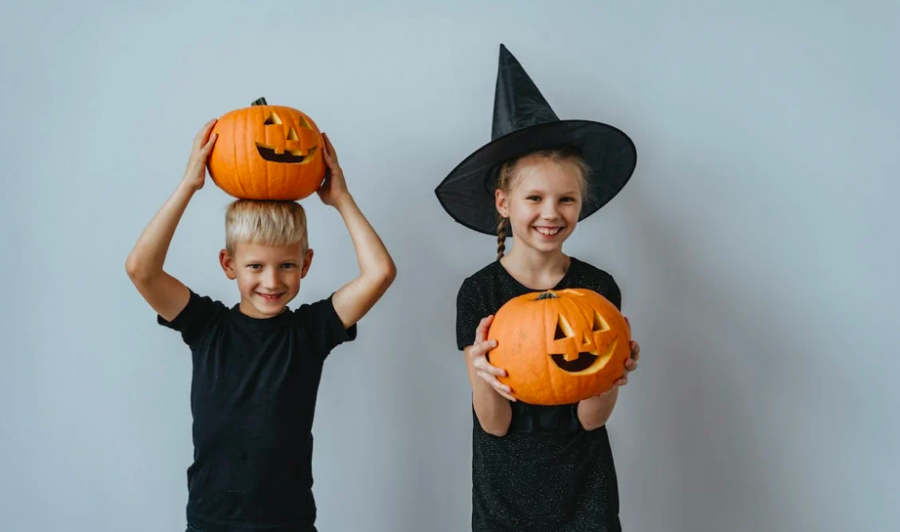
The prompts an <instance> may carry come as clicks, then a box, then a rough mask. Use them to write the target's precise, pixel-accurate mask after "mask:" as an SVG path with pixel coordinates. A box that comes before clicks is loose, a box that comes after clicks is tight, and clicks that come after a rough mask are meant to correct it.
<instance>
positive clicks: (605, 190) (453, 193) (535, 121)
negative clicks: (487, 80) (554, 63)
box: [435, 44, 637, 235]
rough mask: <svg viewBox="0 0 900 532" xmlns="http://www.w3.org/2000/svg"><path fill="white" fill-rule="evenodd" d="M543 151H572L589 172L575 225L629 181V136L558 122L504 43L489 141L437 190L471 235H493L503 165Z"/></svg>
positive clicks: (633, 156) (632, 158)
mask: <svg viewBox="0 0 900 532" xmlns="http://www.w3.org/2000/svg"><path fill="white" fill-rule="evenodd" d="M547 149H574V150H576V151H577V152H578V153H580V154H581V156H582V158H583V159H584V162H585V163H586V164H587V166H588V167H589V168H590V173H589V174H588V176H587V178H588V183H589V189H590V192H591V193H590V194H589V197H588V198H585V201H584V203H583V204H582V208H581V215H580V217H579V220H583V219H585V218H587V217H588V216H590V215H591V214H593V213H594V212H596V211H597V209H599V208H600V207H602V206H604V205H605V204H606V203H607V202H609V200H611V199H612V198H613V197H614V196H615V195H616V194H618V193H619V191H620V190H622V188H623V187H624V186H625V183H627V182H628V179H629V178H630V177H631V174H632V172H634V167H635V164H636V163H637V152H636V150H635V147H634V143H633V142H632V141H631V139H630V138H628V135H626V134H625V133H623V132H622V131H620V130H619V129H617V128H615V127H613V126H610V125H607V124H601V123H600V122H593V121H590V120H560V119H559V118H558V117H557V116H556V113H554V112H553V109H551V108H550V105H549V104H548V103H547V100H545V99H544V97H543V96H542V95H541V92H540V91H539V90H538V88H537V86H535V84H534V82H533V81H531V78H529V77H528V74H527V73H525V70H524V69H523V68H522V65H520V64H519V62H518V61H517V60H516V58H515V57H513V55H512V54H511V53H510V52H509V50H507V49H506V47H505V46H503V45H502V44H501V45H500V66H499V69H498V71H497V89H496V93H495V94H494V125H493V130H492V131H491V142H490V143H488V144H486V145H484V146H482V147H481V148H480V149H479V150H478V151H476V152H475V153H473V154H472V155H469V156H468V157H467V158H466V159H465V160H464V161H463V162H461V163H459V165H457V167H456V168H454V169H453V171H452V172H450V175H448V176H447V177H446V178H445V179H444V180H443V181H442V182H441V184H440V185H438V187H437V189H435V194H437V197H438V200H439V201H440V202H441V206H442V207H444V210H446V211H447V212H448V213H449V214H450V216H452V217H453V219H454V220H456V221H457V222H459V223H461V224H463V225H464V226H466V227H468V228H470V229H474V230H475V231H478V232H481V233H485V234H488V235H496V234H497V210H496V208H495V207H494V190H495V188H496V180H497V175H498V173H499V169H500V167H501V166H502V165H503V163H504V162H506V161H508V160H510V159H515V158H517V157H520V156H522V155H525V154H528V153H531V152H535V151H539V150H547Z"/></svg>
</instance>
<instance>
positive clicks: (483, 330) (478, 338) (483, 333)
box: [475, 315, 494, 343]
mask: <svg viewBox="0 0 900 532" xmlns="http://www.w3.org/2000/svg"><path fill="white" fill-rule="evenodd" d="M492 321H494V316H493V315H491V316H488V317H486V318H482V319H481V321H480V322H478V328H477V329H475V343H479V342H483V341H485V340H487V332H488V328H489V327H490V326H491V322H492Z"/></svg>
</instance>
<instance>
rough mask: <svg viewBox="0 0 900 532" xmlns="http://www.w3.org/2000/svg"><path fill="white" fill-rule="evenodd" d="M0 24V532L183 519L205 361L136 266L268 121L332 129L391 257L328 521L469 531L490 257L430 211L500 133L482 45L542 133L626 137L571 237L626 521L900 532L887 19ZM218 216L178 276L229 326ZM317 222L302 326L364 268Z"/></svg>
mask: <svg viewBox="0 0 900 532" xmlns="http://www.w3.org/2000/svg"><path fill="white" fill-rule="evenodd" d="M0 5H2V7H0V68H2V77H0V113H2V114H0V116H2V118H3V127H2V128H0V160H2V179H3V187H2V200H0V202H2V203H0V205H2V209H0V223H2V227H3V229H2V233H0V234H2V237H0V238H2V240H0V244H2V250H3V251H2V256H3V259H2V261H0V272H2V282H0V294H2V301H3V306H2V310H0V313H2V314H0V317H2V319H0V324H2V325H0V327H2V328H0V332H2V344H0V345H2V357H0V401H2V405H3V410H2V416H0V430H2V433H0V529H3V530H35V531H70V530H72V531H81V530H104V531H118V530H129V531H135V532H137V531H164V530H181V529H182V528H183V526H184V517H183V516H184V504H185V501H186V496H187V491H186V481H185V469H186V467H187V466H188V465H189V463H190V460H191V449H192V448H191V440H190V423H191V419H190V411H189V403H188V400H189V396H188V392H189V380H190V359H189V357H188V351H187V348H186V347H184V346H183V344H181V341H180V339H179V337H178V336H177V335H176V334H174V333H171V332H169V331H167V330H165V329H163V328H160V327H158V326H157V325H155V323H154V315H153V313H152V311H151V310H150V309H149V307H148V306H147V305H146V304H145V303H144V302H143V300H142V299H141V298H140V296H139V295H138V294H137V292H136V291H135V290H134V289H133V287H132V286H131V285H130V283H129V280H128V278H127V276H126V275H125V271H124V261H125V257H126V255H127V254H128V252H129V250H130V249H131V247H132V245H133V244H134V242H135V240H136V239H137V237H138V235H139V234H140V231H141V230H142V229H143V227H144V225H145V224H146V223H147V222H148V221H149V219H150V218H151V216H152V215H153V214H154V212H155V211H156V210H157V209H158V208H159V206H160V205H161V204H162V202H163V201H164V200H165V199H166V198H167V197H168V196H169V194H170V193H171V192H172V191H173V190H174V188H175V186H176V184H177V183H178V181H179V179H180V178H181V176H182V173H183V171H184V165H185V163H186V162H187V157H188V153H189V150H190V143H191V139H192V138H193V136H194V134H195V133H196V132H197V130H198V129H199V128H200V126H201V125H202V124H203V123H204V122H205V121H206V120H208V119H209V118H212V117H215V116H219V115H221V114H223V113H224V112H226V111H229V110H231V109H235V108H239V107H244V106H246V105H247V104H249V103H250V102H251V101H252V100H254V99H256V98H257V97H259V96H265V97H267V98H268V100H269V101H270V102H272V103H280V104H287V105H291V106H294V107H298V108H300V109H302V110H304V111H305V112H307V113H308V114H310V115H311V116H312V117H313V119H314V120H316V121H317V123H318V124H319V126H320V127H321V128H322V129H323V130H325V131H326V132H328V133H329V134H330V136H331V137H332V138H333V140H334V142H335V144H336V147H337V149H338V151H339V153H340V155H341V158H342V162H343V165H344V168H345V171H346V174H347V176H348V180H349V184H350V188H351V191H352V192H353V193H354V195H355V197H356V198H357V200H358V202H359V204H360V205H361V207H362V209H363V211H364V212H365V213H366V214H367V216H368V217H369V219H370V220H371V221H372V223H373V225H374V226H375V227H376V229H377V230H378V231H379V233H380V234H381V235H382V237H383V238H384V240H385V242H386V244H387V246H388V247H389V249H390V250H391V252H392V254H393V256H394V258H395V260H396V262H397V265H398V267H399V277H398V279H397V281H396V283H395V284H394V286H393V287H392V288H391V290H390V291H389V293H388V294H387V295H386V297H385V298H384V300H383V301H382V302H381V303H380V304H379V305H378V306H377V307H376V308H375V310H374V311H373V312H372V313H371V314H370V315H369V316H367V317H366V318H365V319H364V321H363V322H362V323H361V326H360V337H359V341H357V342H355V343H353V344H349V345H346V346H344V347H341V348H340V349H338V350H337V351H335V353H333V357H332V358H330V359H329V362H328V364H327V365H326V370H325V375H324V380H323V384H322V387H321V394H320V401H319V408H318V412H317V417H316V422H315V429H314V432H315V436H316V452H315V460H314V473H315V478H316V488H315V490H316V491H315V493H316V496H317V498H318V501H319V508H320V519H319V526H320V529H321V530H323V531H345V530H371V531H398V530H399V531H421V530H434V531H456V530H465V529H467V527H468V524H469V519H470V489H471V484H470V482H471V480H470V461H471V449H470V446H471V435H470V431H471V424H472V420H471V411H470V408H469V404H470V403H469V401H470V399H469V388H468V383H467V380H466V376H465V370H464V367H463V360H462V357H461V355H460V353H459V352H457V351H456V349H455V334H454V320H455V307H454V302H455V295H456V290H457V288H458V287H459V284H460V283H461V281H462V279H463V278H464V277H465V276H467V275H470V274H471V273H472V272H474V271H476V270H477V269H479V268H480V267H482V266H483V265H485V264H486V263H488V262H490V261H491V260H492V259H493V256H494V242H493V241H492V239H490V238H488V237H485V236H481V235H478V234H476V233H473V232H470V231H468V230H466V229H465V228H464V227H462V226H461V225H458V224H456V223H454V222H453V221H452V220H451V219H450V218H449V216H447V215H446V214H445V213H444V212H443V211H442V210H441V209H440V207H439V205H438V203H437V201H436V199H435V197H434V195H433V192H432V191H433V189H434V187H435V186H436V185H437V184H438V183H439V181H440V180H441V179H442V178H443V177H444V176H445V175H446V174H447V172H449V171H450V170H451V169H452V168H453V167H454V166H455V165H456V164H457V163H458V162H459V161H460V160H462V158H463V157H465V156H466V155H468V154H469V153H470V152H471V151H473V150H474V149H475V148H477V147H479V146H480V145H482V144H483V143H484V142H486V141H487V140H488V138H489V135H490V116H491V106H492V102H493V91H494V82H495V76H496V62H497V48H498V45H499V43H500V42H503V43H505V44H506V45H507V46H508V47H509V48H510V49H511V51H512V52H513V53H514V54H515V55H516V56H517V57H518V58H519V60H520V61H521V62H522V63H523V65H524V66H525V68H526V69H527V70H528V72H529V73H530V74H531V76H532V77H533V78H534V80H535V81H536V83H537V84H538V86H539V87H540V88H541V90H542V91H543V92H544V94H545V96H546V97H547V98H548V100H549V101H550V103H551V104H552V105H553V106H554V108H555V110H556V112H557V113H558V114H559V115H560V116H561V117H567V118H589V119H595V120H599V121H603V122H607V123H610V124H613V125H616V126H618V127H620V128H622V129H623V130H625V131H626V132H628V133H629V134H630V135H631V136H632V138H633V139H634V141H635V143H636V144H637V146H638V153H639V157H638V166H637V170H636V172H635V175H634V178H633V181H632V182H631V183H630V184H629V185H628V187H626V189H625V190H624V191H623V192H622V194H621V195H620V196H619V197H617V198H616V199H615V200H614V201H613V202H612V203H611V204H610V205H609V206H608V207H607V208H605V209H603V210H602V211H600V213H598V214H596V215H595V216H593V217H592V218H590V219H589V220H587V221H585V222H584V223H582V224H580V225H579V227H578V230H577V231H576V233H575V235H574V236H573V237H572V238H571V239H570V240H569V241H568V242H567V243H566V250H567V252H568V253H570V254H572V255H574V256H577V257H579V258H582V259H584V260H587V261H590V262H592V263H594V264H596V265H598V266H599V267H601V268H604V269H606V270H608V271H609V272H610V273H612V274H613V275H614V276H615V277H616V279H617V280H618V282H619V284H620V285H621V287H622V290H623V292H624V308H625V311H626V314H627V315H628V316H629V317H630V318H631V321H632V323H633V325H634V328H635V336H636V338H637V339H638V340H639V341H640V342H641V344H642V346H643V353H644V362H642V364H641V368H640V369H639V370H638V372H637V373H636V374H635V375H634V376H633V379H632V381H631V383H630V384H629V385H628V386H627V387H626V388H625V389H624V390H623V393H622V396H621V399H620V402H619V405H618V407H617V409H616V411H615V413H614V414H613V418H612V420H611V421H610V423H609V428H610V434H611V439H612V443H613V449H614V453H615V457H616V465H617V468H618V471H619V479H620V488H621V498H622V520H623V523H624V525H625V527H626V528H627V530H631V531H673V530H679V531H686V532H701V531H710V532H712V531H770V530H771V531H776V530H779V531H780V530H785V531H788V530H790V531H796V530H816V531H845V530H866V531H889V530H896V529H897V528H896V527H897V519H896V515H895V513H894V511H893V510H895V506H896V503H897V500H898V494H900V480H898V479H900V457H898V449H900V429H898V427H900V424H898V414H897V412H898V407H900V392H898V391H897V388H896V387H895V386H892V385H891V384H893V383H894V382H896V380H897V375H898V373H900V362H898V359H897V356H896V355H897V354H898V350H897V345H898V340H900V335H898V332H897V331H898V309H897V300H898V296H900V287H898V282H897V272H898V271H900V252H898V239H897V237H896V235H895V231H896V230H897V227H898V225H900V224H898V221H900V220H898V215H897V207H896V202H897V197H898V193H900V186H898V184H897V176H898V173H900V156H898V148H897V144H898V139H900V90H898V81H900V76H898V69H897V52H898V50H900V37H898V34H900V8H898V7H897V4H896V3H893V4H892V3H891V2H888V1H882V2H877V1H863V2H850V1H849V0H847V1H844V2H813V1H811V0H809V1H791V2H774V1H762V2H737V1H726V2H722V1H713V0H682V1H679V2H651V1H647V0H632V1H629V2H610V1H602V2H565V3H559V4H551V3H547V2H541V3H537V2H535V3H526V2H495V3H492V5H491V6H489V7H487V6H483V5H481V2H472V1H463V0H460V1H455V2H452V3H451V2H447V3H444V5H442V6H438V5H433V6H426V5H425V3H421V2H413V1H410V0H407V1H380V2H356V3H347V2H325V1H319V2H287V1H285V2H280V3H275V2H252V3H251V2H240V3H238V2H231V3H228V2H206V3H204V4H199V3H190V5H188V3H182V2H168V3H167V2H153V3H152V5H150V4H149V3H148V5H144V6H140V5H123V3H122V2H112V1H110V2H102V3H101V2H67V3H63V2H57V3H48V2H36V1H29V2H24V1H18V2H9V1H6V2H3V3H2V4H0ZM228 201H229V199H228V197H227V196H226V195H225V194H224V193H222V192H221V191H220V190H219V189H217V188H216V187H215V186H212V185H211V184H210V185H208V186H207V188H205V189H204V190H203V191H202V192H201V193H200V194H198V195H197V196H196V197H195V200H194V201H193V203H192V204H191V205H190V207H189V209H188V212H187V214H186V215H185V217H184V220H183V222H182V224H181V226H180V228H179V230H178V232H177V234H176V237H175V241H174V243H173V245H172V248H171V251H170V255H169V260H168V262H167V269H168V270H169V271H171V272H172V273H173V274H175V275H176V276H178V277H179V278H181V279H182V280H183V281H184V282H186V283H188V284H189V285H190V286H192V287H195V288H196V289H197V290H199V291H202V292H204V293H206V294H209V295H211V296H213V297H216V298H218V299H221V300H223V301H224V302H226V303H228V304H233V303H235V302H236V301H237V297H238V293H237V290H236V288H235V287H234V286H233V285H232V284H231V283H230V282H229V281H228V280H227V279H226V278H225V276H224V275H223V274H222V273H221V271H220V269H219V267H218V265H217V262H216V255H217V252H218V250H219V248H220V247H221V246H222V244H223V239H224V235H223V213H224V208H225V206H226V204H227V202H228ZM304 204H305V205H306V206H307V208H308V211H309V218H310V240H311V245H312V246H313V247H314V249H315V250H316V262H315V263H314V265H313V268H312V271H311V273H310V276H309V277H308V280H307V282H305V284H304V288H303V290H302V291H301V293H300V296H299V298H298V300H297V303H299V302H301V301H311V300H314V299H317V298H320V297H324V296H326V295H328V294H329V293H330V292H331V291H332V290H334V289H336V288H337V287H338V286H339V285H340V284H342V283H343V282H345V281H347V280H349V279H350V278H351V277H352V276H353V275H354V274H355V272H356V263H355V260H354V257H353V250H352V247H351V245H350V241H349V238H348V236H347V234H346V231H345V229H344V227H343V225H342V224H341V223H340V218H339V216H338V215H337V213H336V212H334V211H333V210H331V209H329V208H326V207H324V206H322V205H321V204H320V203H319V202H318V199H317V198H315V197H313V198H311V199H310V201H305V202H304ZM892 523H893V524H892Z"/></svg>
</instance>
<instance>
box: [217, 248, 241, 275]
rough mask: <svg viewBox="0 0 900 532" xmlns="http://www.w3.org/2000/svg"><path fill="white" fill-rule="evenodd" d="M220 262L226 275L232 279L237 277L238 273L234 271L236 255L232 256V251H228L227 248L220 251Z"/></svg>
mask: <svg viewBox="0 0 900 532" xmlns="http://www.w3.org/2000/svg"><path fill="white" fill-rule="evenodd" d="M219 264H221V265H222V271H224V272H225V276H226V277H228V278H229V279H231V280H232V281H234V280H235V279H237V275H236V274H235V273H234V257H232V256H231V253H228V250H227V249H223V250H222V251H220V252H219Z"/></svg>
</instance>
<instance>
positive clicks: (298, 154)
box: [256, 142, 316, 164]
mask: <svg viewBox="0 0 900 532" xmlns="http://www.w3.org/2000/svg"><path fill="white" fill-rule="evenodd" d="M256 151H258V152H259V156H260V157H262V158H263V159H265V160H266V161H270V162H273V163H287V164H302V163H304V162H306V160H307V159H308V158H309V157H312V156H313V154H314V153H316V148H315V147H312V148H310V149H309V151H307V150H284V153H276V152H275V147H274V146H267V145H265V144H263V143H261V142H257V143H256ZM304 151H306V152H307V153H306V154H304V153H302V152H304Z"/></svg>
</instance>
